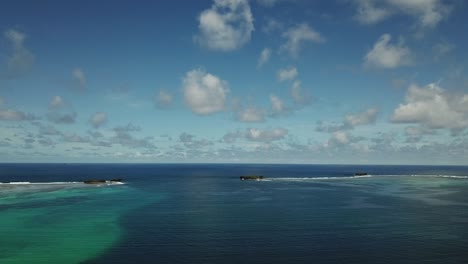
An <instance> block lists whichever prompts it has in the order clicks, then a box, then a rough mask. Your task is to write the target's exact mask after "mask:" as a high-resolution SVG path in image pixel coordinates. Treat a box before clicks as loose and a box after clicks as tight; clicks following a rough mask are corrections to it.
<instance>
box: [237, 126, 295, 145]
mask: <svg viewBox="0 0 468 264" xmlns="http://www.w3.org/2000/svg"><path fill="white" fill-rule="evenodd" d="M287 134H288V130H287V129H285V128H274V129H270V130H264V129H258V128H249V129H247V131H246V133H245V137H246V139H248V140H250V141H259V142H272V141H276V140H281V139H283V138H284V137H285V136H286V135H287Z"/></svg>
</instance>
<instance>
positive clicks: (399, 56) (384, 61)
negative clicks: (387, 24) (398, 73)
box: [364, 34, 412, 69]
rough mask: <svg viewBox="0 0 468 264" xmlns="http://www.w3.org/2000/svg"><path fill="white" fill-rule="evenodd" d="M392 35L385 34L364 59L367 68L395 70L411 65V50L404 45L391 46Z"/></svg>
mask: <svg viewBox="0 0 468 264" xmlns="http://www.w3.org/2000/svg"><path fill="white" fill-rule="evenodd" d="M391 39H392V37H391V35H390V34H383V35H382V36H381V37H380V38H379V39H378V40H377V42H376V43H375V44H374V47H373V48H372V50H370V51H369V52H368V53H367V54H366V56H365V57H364V63H365V66H367V67H371V68H383V69H393V68H397V67H400V66H405V65H410V64H411V63H412V60H411V50H410V49H409V48H407V47H405V46H404V45H403V43H402V42H400V43H398V44H391V43H390V41H391Z"/></svg>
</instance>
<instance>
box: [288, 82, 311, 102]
mask: <svg viewBox="0 0 468 264" xmlns="http://www.w3.org/2000/svg"><path fill="white" fill-rule="evenodd" d="M290 92H291V97H292V99H293V101H294V103H295V104H296V105H302V106H305V105H309V104H310V103H311V102H312V96H311V95H310V94H309V93H307V91H305V90H304V89H302V85H301V82H300V81H298V80H296V81H294V82H293V84H292V86H291V89H290Z"/></svg>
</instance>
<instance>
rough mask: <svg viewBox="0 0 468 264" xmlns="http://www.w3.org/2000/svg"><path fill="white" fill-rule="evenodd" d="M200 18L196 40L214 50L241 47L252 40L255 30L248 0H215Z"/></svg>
mask: <svg viewBox="0 0 468 264" xmlns="http://www.w3.org/2000/svg"><path fill="white" fill-rule="evenodd" d="M198 20H199V25H198V28H199V30H200V32H199V34H198V35H197V36H195V40H196V41H197V42H198V43H199V44H201V45H202V46H204V47H207V48H209V49H212V50H219V51H232V50H236V49H239V48H240V47H242V46H243V45H245V44H246V43H247V42H249V41H250V37H251V34H252V32H253V31H254V25H253V16H252V13H251V11H250V6H249V1H248V0H214V3H213V5H212V6H211V8H210V9H207V10H204V11H203V12H202V13H201V14H200V16H199V17H198Z"/></svg>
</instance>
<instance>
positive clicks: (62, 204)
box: [0, 184, 155, 264]
mask: <svg viewBox="0 0 468 264" xmlns="http://www.w3.org/2000/svg"><path fill="white" fill-rule="evenodd" d="M13 186H14V185H13ZM2 187H3V188H2ZM7 188H8V190H6V189H7ZM0 192H2V193H0V263H2V264H9V263H11V264H13V263H18V264H20V263H21V264H23V263H31V264H33V263H80V262H82V261H85V260H87V259H89V258H92V257H93V256H98V255H99V254H101V253H102V252H104V251H105V250H106V249H108V248H110V247H112V246H113V245H114V244H115V243H117V242H118V241H119V239H120V238H121V236H122V230H121V227H120V225H119V219H120V217H121V215H122V214H124V213H126V212H128V211H129V210H131V209H133V208H136V207H138V206H142V205H143V204H144V203H146V202H149V201H151V200H154V199H155V197H152V198H151V197H142V195H141V193H140V194H139V193H137V192H136V191H135V190H134V189H132V188H131V187H128V186H126V185H113V186H102V187H96V186H86V185H84V184H83V185H77V184H60V185H50V186H49V185H34V184H31V185H18V186H14V187H12V186H8V187H5V186H0ZM139 198H140V199H139Z"/></svg>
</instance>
